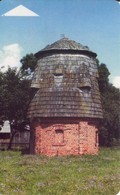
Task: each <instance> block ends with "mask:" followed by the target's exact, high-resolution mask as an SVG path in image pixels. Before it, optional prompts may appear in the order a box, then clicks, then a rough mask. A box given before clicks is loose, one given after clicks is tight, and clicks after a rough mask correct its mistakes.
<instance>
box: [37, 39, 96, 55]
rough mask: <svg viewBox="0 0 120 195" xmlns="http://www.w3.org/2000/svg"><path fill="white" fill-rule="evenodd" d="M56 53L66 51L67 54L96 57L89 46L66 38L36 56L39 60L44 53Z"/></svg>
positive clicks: (48, 46)
mask: <svg viewBox="0 0 120 195" xmlns="http://www.w3.org/2000/svg"><path fill="white" fill-rule="evenodd" d="M53 51H54V53H60V52H62V51H64V52H65V53H68V52H69V53H70V52H72V53H75V52H76V53H83V54H87V55H90V56H93V57H96V56H97V55H96V53H94V52H92V51H91V50H90V49H89V48H88V47H87V46H83V45H82V44H80V43H77V42H76V41H73V40H70V39H68V38H66V37H64V38H62V39H60V40H58V41H56V42H55V43H53V44H51V45H47V46H46V47H45V48H44V49H42V50H40V51H39V52H37V53H36V54H35V56H36V57H37V58H39V57H40V56H41V55H42V54H44V53H48V54H49V53H50V54H51V52H53Z"/></svg>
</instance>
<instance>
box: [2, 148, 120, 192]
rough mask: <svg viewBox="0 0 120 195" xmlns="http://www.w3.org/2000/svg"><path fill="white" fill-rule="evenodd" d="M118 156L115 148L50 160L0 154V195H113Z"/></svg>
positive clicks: (118, 170)
mask: <svg viewBox="0 0 120 195" xmlns="http://www.w3.org/2000/svg"><path fill="white" fill-rule="evenodd" d="M119 156H120V151H119V149H118V148H113V149H110V148H102V149H101V150H100V152H99V155H98V156H90V155H85V156H66V157H52V158H49V157H43V156H37V155H21V154H20V152H6V151H5V152H0V195H1V194H2V195H79V194H80V195H94V194H96V195H99V194H101V195H116V194H117V193H118V192H119V191H120V186H119V184H120V182H119V178H120V165H119V164H120V162H119V160H120V159H119Z"/></svg>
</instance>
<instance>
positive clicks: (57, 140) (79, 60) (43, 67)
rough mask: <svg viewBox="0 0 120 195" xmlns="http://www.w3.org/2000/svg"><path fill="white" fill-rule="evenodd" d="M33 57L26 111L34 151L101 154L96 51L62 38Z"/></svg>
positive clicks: (31, 145) (38, 152)
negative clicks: (30, 93) (33, 70)
mask: <svg viewBox="0 0 120 195" xmlns="http://www.w3.org/2000/svg"><path fill="white" fill-rule="evenodd" d="M35 56H36V57H37V58H38V63H37V67H36V69H35V73H34V76H33V80H32V84H31V88H32V89H33V92H34V95H33V97H32V100H31V103H30V105H29V109H28V118H30V121H31V139H30V151H31V153H36V154H43V155H48V156H54V155H71V154H72V155H80V154H97V153H98V124H99V120H100V119H101V118H102V108H101V101H100V93H99V87H98V81H97V78H98V70H97V65H96V56H97V55H96V53H94V52H92V51H90V50H89V48H88V47H85V46H83V45H81V44H79V43H76V42H75V41H72V40H69V39H68V38H62V39H60V40H58V41H57V42H55V43H53V44H51V45H48V46H47V47H45V48H44V49H43V50H41V51H39V52H38V53H36V54H35Z"/></svg>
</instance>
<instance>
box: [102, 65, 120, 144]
mask: <svg viewBox="0 0 120 195" xmlns="http://www.w3.org/2000/svg"><path fill="white" fill-rule="evenodd" d="M98 71H99V79H98V82H99V88H100V92H101V101H102V107H103V120H102V122H101V127H100V130H99V132H100V135H99V138H100V144H101V145H107V146H111V145H113V140H114V139H116V140H117V139H119V137H120V135H119V130H120V129H119V128H120V121H119V116H120V91H119V89H118V88H115V87H114V86H113V85H112V84H111V83H110V82H109V78H108V77H109V75H110V73H109V70H108V68H107V66H106V65H105V64H100V65H98Z"/></svg>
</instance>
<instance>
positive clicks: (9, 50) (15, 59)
mask: <svg viewBox="0 0 120 195" xmlns="http://www.w3.org/2000/svg"><path fill="white" fill-rule="evenodd" d="M21 54H22V48H21V47H20V45H19V44H18V43H14V44H11V45H6V46H4V47H3V48H2V49H1V50H0V70H1V71H3V72H5V71H6V70H7V69H8V67H11V68H13V67H17V68H19V67H20V66H21V63H20V59H21V58H22V55H21Z"/></svg>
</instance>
